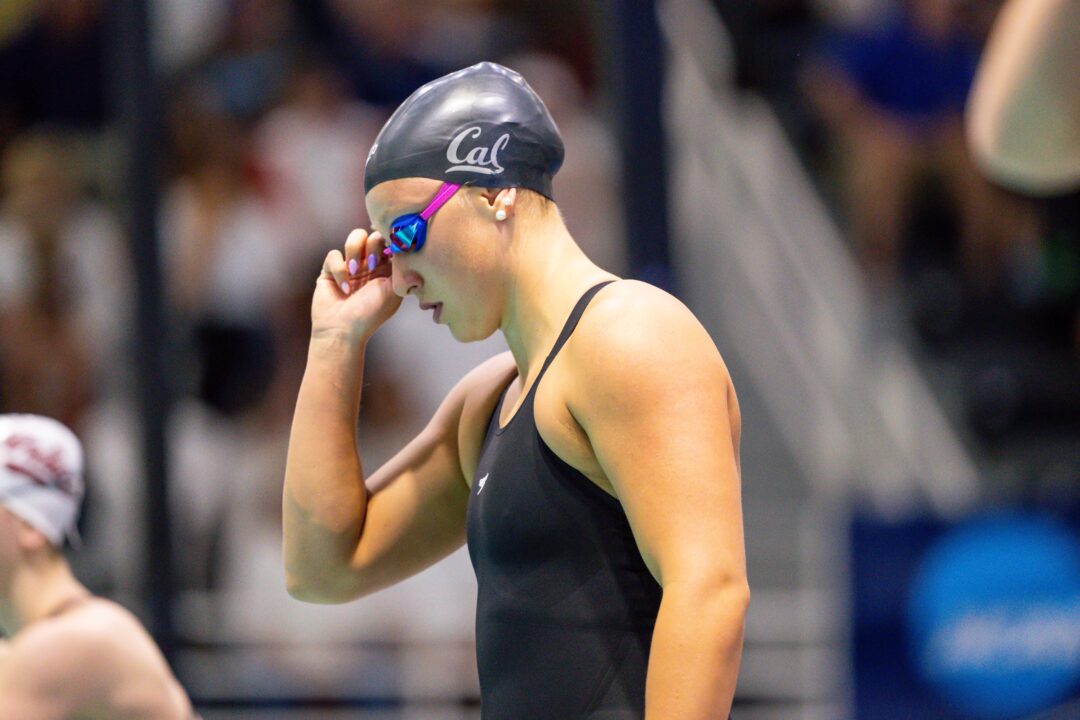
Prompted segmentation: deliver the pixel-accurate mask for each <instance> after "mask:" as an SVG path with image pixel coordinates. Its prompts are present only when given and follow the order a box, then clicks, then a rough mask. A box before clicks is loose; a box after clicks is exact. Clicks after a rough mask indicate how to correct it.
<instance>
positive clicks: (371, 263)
mask: <svg viewBox="0 0 1080 720" xmlns="http://www.w3.org/2000/svg"><path fill="white" fill-rule="evenodd" d="M378 262H379V258H377V257H376V256H375V253H372V254H370V255H368V256H367V269H368V270H369V271H370V270H374V269H375V265H377V264H378Z"/></svg>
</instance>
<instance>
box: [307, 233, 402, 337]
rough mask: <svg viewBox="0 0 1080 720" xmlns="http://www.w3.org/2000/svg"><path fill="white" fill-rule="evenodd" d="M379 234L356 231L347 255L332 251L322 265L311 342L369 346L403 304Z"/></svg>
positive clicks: (348, 241)
mask: <svg viewBox="0 0 1080 720" xmlns="http://www.w3.org/2000/svg"><path fill="white" fill-rule="evenodd" d="M385 247H386V243H385V240H384V239H383V236H382V235H381V234H380V233H378V232H372V233H371V234H368V232H367V231H366V230H363V229H360V228H357V229H356V230H353V231H352V232H351V233H349V237H348V238H347V239H346V240H345V248H344V252H342V251H341V250H331V251H330V253H329V254H327V256H326V259H325V260H324V261H323V267H322V272H321V273H320V274H319V279H318V281H317V282H316V283H315V293H314V295H313V297H312V299H311V334H312V338H316V337H329V338H335V339H342V338H343V339H347V340H349V341H352V342H364V341H366V340H367V339H368V338H370V337H371V335H372V334H373V333H374V332H375V331H376V330H377V329H378V328H379V326H380V325H382V324H383V323H384V322H386V320H387V319H389V318H390V316H391V315H393V314H394V313H395V312H396V311H397V309H398V307H399V306H400V305H401V298H400V297H398V296H397V295H396V294H394V287H393V284H392V283H391V281H390V272H391V270H390V259H389V258H388V257H387V256H386V255H384V254H383V249H384V248H385Z"/></svg>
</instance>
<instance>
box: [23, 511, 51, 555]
mask: <svg viewBox="0 0 1080 720" xmlns="http://www.w3.org/2000/svg"><path fill="white" fill-rule="evenodd" d="M15 520H16V529H15V537H16V538H17V539H18V542H19V547H20V548H22V550H23V551H25V552H37V551H38V550H41V549H42V548H44V547H52V543H51V542H49V539H48V538H47V537H45V535H44V534H43V533H42V532H41V531H40V530H38V529H37V528H36V527H34V526H33V525H31V524H30V523H28V522H26V521H25V520H23V519H22V518H20V517H16V518H15Z"/></svg>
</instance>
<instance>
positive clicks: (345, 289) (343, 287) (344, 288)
mask: <svg viewBox="0 0 1080 720" xmlns="http://www.w3.org/2000/svg"><path fill="white" fill-rule="evenodd" d="M341 292H343V293H345V294H346V295H348V294H349V283H347V282H343V283H341Z"/></svg>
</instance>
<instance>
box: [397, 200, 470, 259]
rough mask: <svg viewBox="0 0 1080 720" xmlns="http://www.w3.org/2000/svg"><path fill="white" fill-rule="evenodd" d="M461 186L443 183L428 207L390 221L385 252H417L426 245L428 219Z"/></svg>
mask: <svg viewBox="0 0 1080 720" xmlns="http://www.w3.org/2000/svg"><path fill="white" fill-rule="evenodd" d="M460 187H461V185H460V184H455V183H443V184H442V186H441V187H440V188H439V192H437V193H435V197H434V198H433V199H432V201H431V203H430V204H428V206H427V207H426V208H424V209H423V210H422V211H420V212H419V213H409V214H408V215H402V216H401V217H399V218H398V219H397V220H395V221H394V222H392V223H390V237H389V238H388V240H389V246H388V247H387V248H386V249H385V250H383V254H385V255H392V254H393V255H397V254H398V253H406V252H417V251H419V250H420V248H422V247H424V241H425V240H426V239H427V226H428V220H430V219H431V216H432V215H434V214H435V213H436V212H437V211H438V210H439V208H441V207H442V206H443V205H445V204H446V201H447V200H449V199H450V198H451V197H453V196H454V193H456V192H457V191H458V188H460Z"/></svg>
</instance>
